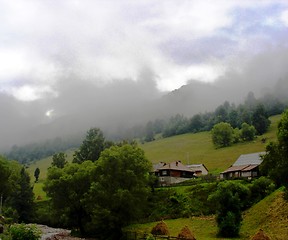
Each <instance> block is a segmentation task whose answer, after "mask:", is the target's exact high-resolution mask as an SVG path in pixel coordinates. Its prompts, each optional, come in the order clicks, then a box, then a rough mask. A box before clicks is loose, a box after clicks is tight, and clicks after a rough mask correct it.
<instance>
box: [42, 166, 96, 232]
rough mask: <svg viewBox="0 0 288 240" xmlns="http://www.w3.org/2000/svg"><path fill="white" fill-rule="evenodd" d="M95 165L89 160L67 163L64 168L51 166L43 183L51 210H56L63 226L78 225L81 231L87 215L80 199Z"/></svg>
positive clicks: (88, 186) (86, 188)
mask: <svg viewBox="0 0 288 240" xmlns="http://www.w3.org/2000/svg"><path fill="white" fill-rule="evenodd" d="M95 167H96V166H95V164H94V163H92V162H91V161H85V162H83V163H82V164H78V163H72V164H67V165H65V166H64V168H56V167H51V168H50V169H49V170H48V175H47V180H46V181H45V183H44V190H45V191H46V193H47V195H48V196H49V197H50V198H51V202H52V206H53V210H54V211H56V212H58V216H59V219H60V220H61V221H62V222H63V224H64V226H70V227H78V228H80V231H82V233H84V232H85V231H84V226H83V225H84V222H85V221H87V220H86V218H87V217H88V213H87V212H86V211H85V209H84V208H83V205H82V201H84V199H85V193H87V192H88V190H89V188H90V186H91V182H92V179H93V177H94V175H95V174H94V171H95Z"/></svg>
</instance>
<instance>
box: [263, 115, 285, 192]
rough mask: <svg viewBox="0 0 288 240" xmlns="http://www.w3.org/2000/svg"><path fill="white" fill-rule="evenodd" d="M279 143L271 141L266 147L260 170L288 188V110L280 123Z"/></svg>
mask: <svg viewBox="0 0 288 240" xmlns="http://www.w3.org/2000/svg"><path fill="white" fill-rule="evenodd" d="M277 137H278V143H275V142H270V143H269V145H268V146H267V147H266V154H265V155H264V156H263V162H262V164H261V165H260V170H261V172H262V173H263V174H265V175H268V176H269V177H270V178H271V179H273V180H274V181H275V182H276V184H277V185H278V186H279V185H284V186H285V187H286V189H287V188H288V181H287V171H288V110H286V111H285V112H284V113H283V114H282V117H281V120H280V123H279V125H278V133H277Z"/></svg>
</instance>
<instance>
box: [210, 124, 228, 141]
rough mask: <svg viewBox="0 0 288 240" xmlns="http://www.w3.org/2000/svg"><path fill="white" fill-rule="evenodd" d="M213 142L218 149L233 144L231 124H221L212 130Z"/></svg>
mask: <svg viewBox="0 0 288 240" xmlns="http://www.w3.org/2000/svg"><path fill="white" fill-rule="evenodd" d="M211 133H212V141H213V143H214V145H215V146H216V147H227V146H230V145H231V144H232V142H233V128H232V127H231V125H230V124H229V123H224V122H220V123H217V124H216V125H214V127H213V128H212V130H211Z"/></svg>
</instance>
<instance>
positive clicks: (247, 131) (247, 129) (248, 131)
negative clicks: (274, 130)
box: [241, 122, 256, 141]
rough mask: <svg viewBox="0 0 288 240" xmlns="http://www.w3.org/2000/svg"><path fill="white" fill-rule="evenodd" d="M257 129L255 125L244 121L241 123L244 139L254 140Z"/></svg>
mask: <svg viewBox="0 0 288 240" xmlns="http://www.w3.org/2000/svg"><path fill="white" fill-rule="evenodd" d="M255 135H256V129H255V127H254V126H253V125H249V124H248V123H245V122H244V123H242V125H241V138H242V139H243V141H252V140H253V139H254V138H255Z"/></svg>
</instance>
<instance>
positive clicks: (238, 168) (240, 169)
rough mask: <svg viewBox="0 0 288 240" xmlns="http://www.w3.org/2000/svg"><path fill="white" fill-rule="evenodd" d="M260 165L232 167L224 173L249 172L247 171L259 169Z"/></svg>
mask: <svg viewBox="0 0 288 240" xmlns="http://www.w3.org/2000/svg"><path fill="white" fill-rule="evenodd" d="M258 166H259V164H247V165H241V166H231V167H230V168H228V169H227V170H225V171H224V172H222V173H229V172H239V171H241V172H247V171H251V170H253V169H254V168H256V167H258Z"/></svg>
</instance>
